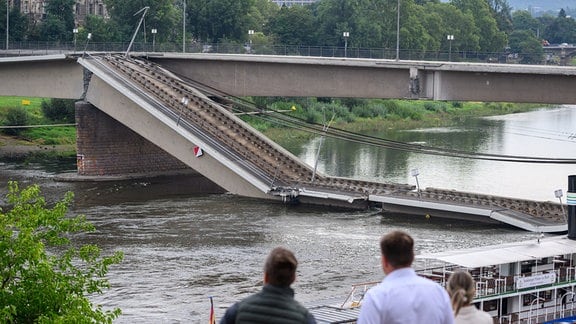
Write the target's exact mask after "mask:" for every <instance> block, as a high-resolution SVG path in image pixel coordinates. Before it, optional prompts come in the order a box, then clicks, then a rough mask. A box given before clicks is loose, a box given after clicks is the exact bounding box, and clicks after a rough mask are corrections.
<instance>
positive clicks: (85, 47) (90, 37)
mask: <svg viewBox="0 0 576 324" xmlns="http://www.w3.org/2000/svg"><path fill="white" fill-rule="evenodd" d="M91 39H92V33H88V36H86V45H84V53H83V54H82V57H84V55H86V49H87V48H88V42H90V40H91Z"/></svg>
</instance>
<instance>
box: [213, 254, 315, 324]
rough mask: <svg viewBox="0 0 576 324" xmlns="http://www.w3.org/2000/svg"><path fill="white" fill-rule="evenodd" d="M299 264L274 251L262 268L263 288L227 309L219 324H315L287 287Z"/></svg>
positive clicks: (290, 255)
mask: <svg viewBox="0 0 576 324" xmlns="http://www.w3.org/2000/svg"><path fill="white" fill-rule="evenodd" d="M297 266H298V261H297V260H296V257H295V256H294V254H293V253H292V252H291V251H289V250H287V249H285V248H283V247H277V248H275V249H273V250H272V251H271V252H270V254H269V255H268V258H267V259H266V263H265V265H264V287H263V288H262V290H261V291H260V292H259V293H256V294H254V295H252V296H249V297H247V298H245V299H243V300H241V301H240V302H237V303H235V304H234V305H232V306H231V307H230V308H228V309H227V310H226V313H225V314H224V317H223V318H222V320H221V321H220V324H242V323H250V324H270V323H277V324H314V323H316V320H315V319H314V316H313V315H312V314H310V312H308V310H307V309H306V308H305V307H304V306H302V305H300V303H298V302H297V301H296V300H294V290H293V289H292V288H290V285H291V284H292V283H293V282H294V280H295V279H296V267H297Z"/></svg>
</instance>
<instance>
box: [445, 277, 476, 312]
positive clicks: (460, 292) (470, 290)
mask: <svg viewBox="0 0 576 324" xmlns="http://www.w3.org/2000/svg"><path fill="white" fill-rule="evenodd" d="M446 290H448V295H450V300H451V301H452V309H453V310H454V315H455V316H456V315H458V313H459V312H460V309H461V308H462V307H464V306H468V305H470V304H471V303H472V300H473V299H474V295H475V294H476V287H475V283H474V279H473V278H472V276H471V275H470V274H469V273H468V272H466V271H457V272H454V273H453V274H451V275H450V278H448V283H447V284H446Z"/></svg>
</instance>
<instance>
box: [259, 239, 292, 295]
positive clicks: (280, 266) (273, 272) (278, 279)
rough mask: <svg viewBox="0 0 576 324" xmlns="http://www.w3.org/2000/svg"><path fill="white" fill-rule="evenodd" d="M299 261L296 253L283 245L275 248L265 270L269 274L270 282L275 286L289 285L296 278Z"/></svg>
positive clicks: (267, 260)
mask: <svg viewBox="0 0 576 324" xmlns="http://www.w3.org/2000/svg"><path fill="white" fill-rule="evenodd" d="M297 267H298V261H297V260H296V257H295V256H294V254H293V253H292V252H291V251H290V250H288V249H285V248H283V247H277V248H275V249H273V250H272V251H271V252H270V254H269V255H268V258H266V263H265V264H264V272H265V273H266V275H267V276H268V283H269V284H271V285H274V286H280V287H289V286H290V285H291V284H292V283H293V282H294V280H295V279H296V268H297Z"/></svg>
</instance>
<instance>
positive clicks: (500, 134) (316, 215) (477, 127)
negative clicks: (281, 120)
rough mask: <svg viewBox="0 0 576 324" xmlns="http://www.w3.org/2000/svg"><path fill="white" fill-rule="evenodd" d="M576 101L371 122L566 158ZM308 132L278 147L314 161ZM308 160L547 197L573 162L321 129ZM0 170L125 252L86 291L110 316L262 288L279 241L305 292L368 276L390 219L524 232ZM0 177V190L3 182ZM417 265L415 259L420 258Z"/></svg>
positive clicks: (310, 297) (430, 240) (151, 313)
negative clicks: (431, 120)
mask: <svg viewBox="0 0 576 324" xmlns="http://www.w3.org/2000/svg"><path fill="white" fill-rule="evenodd" d="M574 108H576V107H562V108H559V109H552V110H551V109H547V110H541V111H535V112H531V113H525V114H515V115H508V116H500V117H493V118H485V119H476V120H471V121H469V122H467V124H466V126H464V127H459V128H442V129H426V130H418V131H410V132H398V133H383V134H377V135H382V136H387V137H391V138H394V139H399V140H404V141H410V142H418V143H423V144H427V145H434V146H442V147H451V148H457V149H462V150H471V151H476V152H487V153H497V154H500V153H501V154H510V155H530V156H546V157H572V158H573V157H574V155H576V141H575V140H574V138H573V133H574V132H573V128H574V125H575V121H576V109H574ZM318 144H319V139H315V140H312V141H310V142H309V143H295V144H294V146H293V147H290V148H289V149H290V150H291V151H292V152H294V153H295V154H296V155H298V156H300V157H301V158H302V159H303V160H304V161H306V162H307V163H309V164H310V165H314V164H315V161H316V156H317V148H318V146H319V145H318ZM319 157H320V158H319V160H318V169H319V171H321V172H323V173H326V174H329V175H334V176H344V177H353V178H360V179H368V180H377V181H391V182H400V183H411V184H415V182H414V181H415V179H414V178H413V177H411V176H410V170H411V169H413V168H418V169H419V172H420V175H419V183H420V186H422V187H438V188H445V189H457V190H463V191H473V192H482V193H489V194H497V195H504V196H511V197H519V198H529V199H535V200H555V201H556V198H555V197H554V194H553V192H554V190H556V189H560V188H562V189H563V190H564V192H566V189H565V188H566V182H567V176H568V175H569V174H574V173H575V172H576V170H575V168H574V166H562V165H550V166H547V165H535V164H532V165H524V164H518V163H502V162H487V161H476V160H459V159H454V158H446V157H439V156H426V155H422V154H413V153H406V152H397V151H391V150H385V149H379V148H374V147H369V146H361V145H357V144H351V143H345V142H342V141H339V140H332V139H326V141H325V142H324V143H323V145H322V146H321V150H320V155H319ZM0 166H1V167H2V172H0V181H1V182H2V183H6V181H8V180H9V179H14V180H18V181H20V182H21V183H22V184H29V183H38V184H40V185H41V187H42V189H43V192H44V193H45V194H46V196H47V197H49V200H50V199H52V200H53V199H56V198H57V197H61V196H62V194H63V193H64V192H66V191H73V192H74V193H75V195H76V201H75V205H74V207H73V210H72V212H73V213H75V214H85V215H86V216H87V218H88V219H89V220H90V221H91V222H93V223H94V224H95V225H96V227H97V231H96V232H94V233H90V234H86V235H83V236H82V237H81V238H80V239H81V240H82V241H83V242H91V243H96V244H98V245H99V246H101V247H102V248H103V250H104V251H105V252H112V251H116V250H120V251H123V252H124V254H125V259H124V261H123V262H122V263H121V264H120V265H117V266H114V267H112V268H111V270H110V272H109V276H110V282H111V284H112V288H111V289H110V290H108V291H106V292H105V294H104V295H102V296H97V297H94V301H95V302H96V303H98V304H102V305H103V306H104V307H105V308H111V307H120V308H121V309H122V311H123V315H122V316H121V317H120V318H119V319H118V320H117V321H116V323H134V322H140V323H202V322H206V321H207V320H208V314H209V308H210V302H209V297H213V298H214V303H215V312H216V315H217V317H218V318H219V317H221V316H222V315H223V313H224V311H225V309H226V307H228V306H229V305H230V304H231V303H233V302H234V301H236V300H239V299H241V298H243V297H245V296H247V295H249V294H251V293H253V292H256V291H258V290H259V289H260V287H261V284H262V266H263V260H264V258H265V257H266V255H267V253H268V251H269V250H270V249H271V248H273V247H275V246H278V245H283V246H286V247H288V248H290V249H292V250H293V251H294V252H295V254H296V256H297V258H298V259H299V261H300V265H299V270H298V278H297V282H296V283H295V285H294V288H295V290H296V293H297V295H296V297H297V299H298V300H300V301H302V302H304V303H312V302H316V301H318V300H321V299H327V298H331V297H339V298H342V300H343V298H344V297H345V295H346V293H347V292H348V291H349V289H350V286H351V285H352V284H355V283H359V282H366V281H374V280H379V279H380V278H381V277H382V272H381V269H380V265H379V257H378V253H379V251H378V240H379V238H380V237H381V236H382V235H383V234H384V233H387V232H388V231H390V230H392V229H402V230H406V231H408V232H409V233H411V234H412V235H413V236H414V238H415V240H416V249H417V253H430V252H439V251H443V250H448V249H457V248H466V247H472V246H478V245H487V244H497V243H502V242H509V241H519V240H525V239H535V238H536V235H535V234H532V233H527V232H524V231H520V230H517V229H514V228H510V227H506V226H499V225H486V224H476V223H466V222H461V221H454V220H441V219H436V218H434V217H433V218H430V219H426V218H425V217H422V218H418V217H407V218H405V217H401V216H394V215H387V216H385V217H384V216H382V215H381V214H379V213H378V212H377V211H363V212H343V211H331V210H326V209H319V208H311V207H305V206H284V205H282V204H276V203H270V202H262V201H258V200H253V199H247V198H241V197H236V196H232V195H227V194H219V195H204V194H199V193H196V192H194V186H193V183H194V181H193V179H186V178H184V179H183V178H181V177H178V178H175V177H158V178H153V179H144V180H142V179H140V180H126V181H109V182H60V181H55V179H54V176H55V175H56V174H57V173H58V172H63V171H70V170H73V168H74V165H73V163H70V164H69V165H66V166H64V167H62V166H61V165H60V166H59V167H57V168H54V167H53V166H46V165H44V166H42V165H26V166H19V165H14V164H8V163H5V164H1V165H0ZM5 190H6V188H5V185H4V186H2V187H1V188H0V193H2V194H3V193H5ZM419 265H420V264H418V262H417V264H416V266H419Z"/></svg>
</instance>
